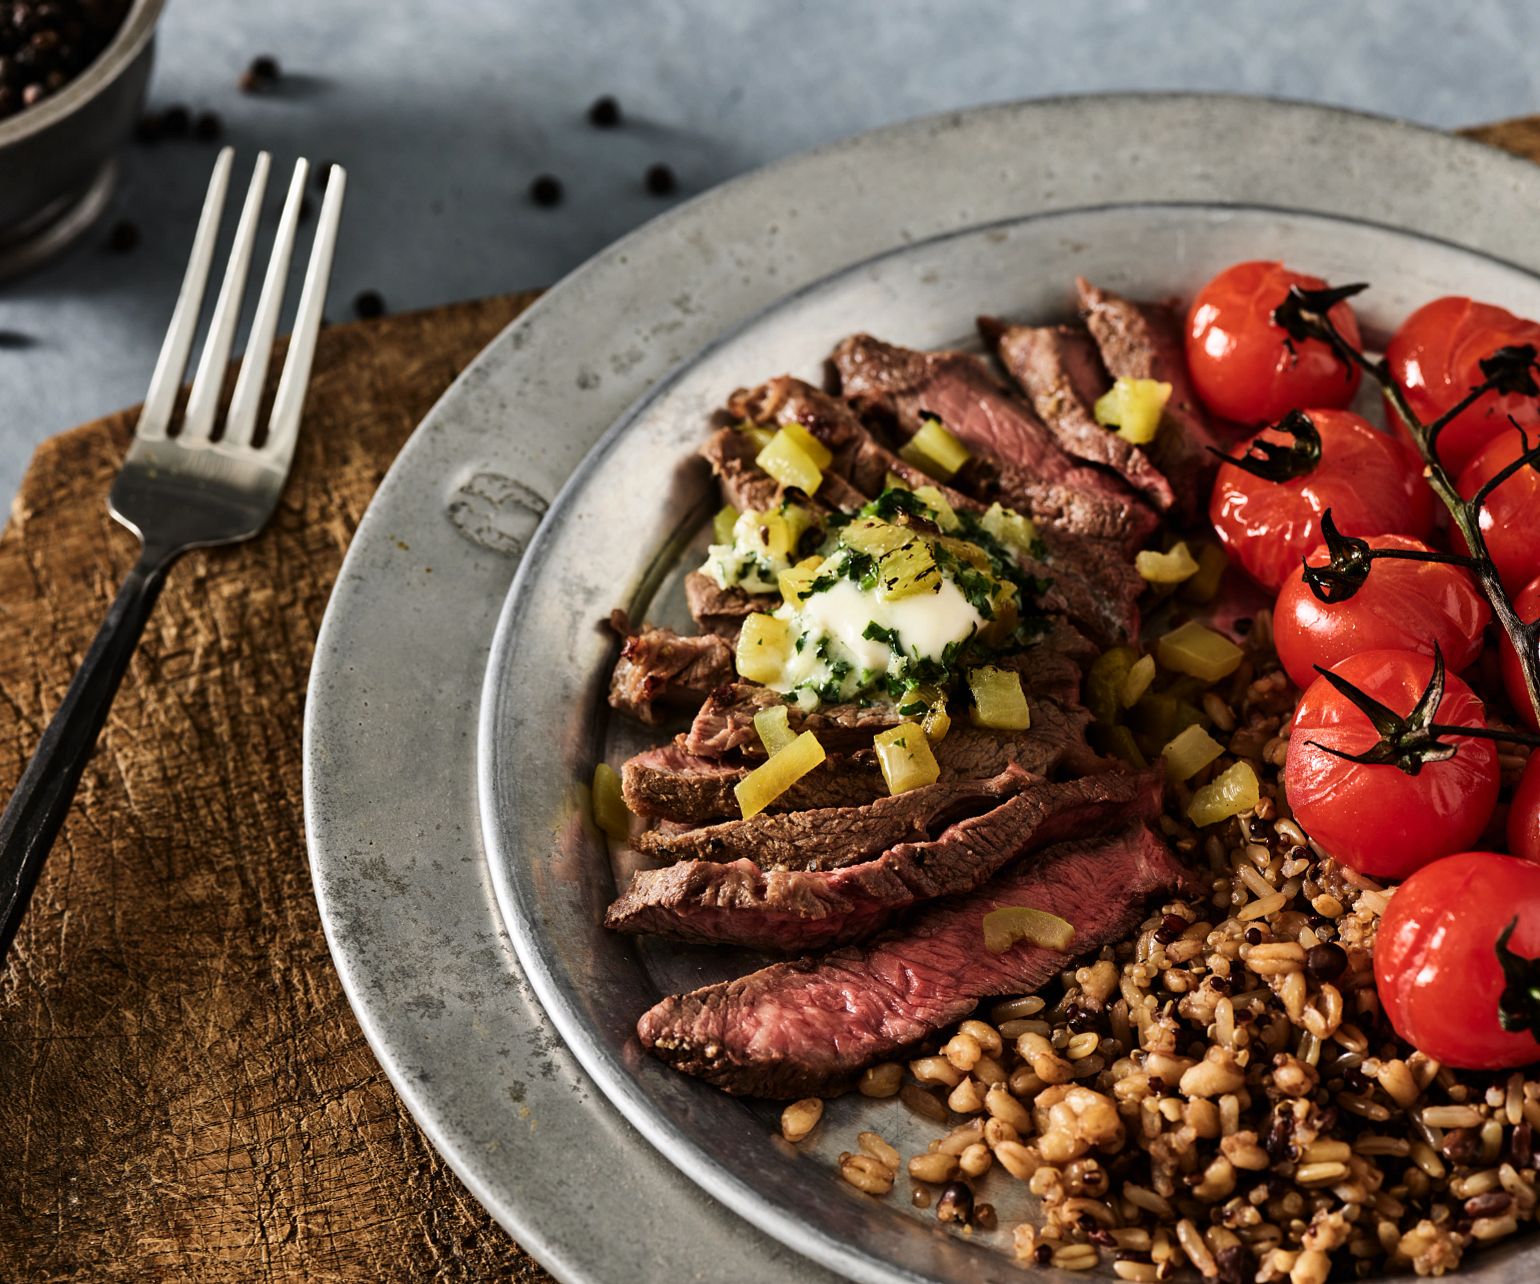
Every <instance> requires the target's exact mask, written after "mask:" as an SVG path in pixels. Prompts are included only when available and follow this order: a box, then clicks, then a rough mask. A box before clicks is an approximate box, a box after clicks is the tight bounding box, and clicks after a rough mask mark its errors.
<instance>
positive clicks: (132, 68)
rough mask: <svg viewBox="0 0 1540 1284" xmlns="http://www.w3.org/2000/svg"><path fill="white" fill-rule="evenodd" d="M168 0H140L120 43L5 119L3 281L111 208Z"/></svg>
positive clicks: (116, 39) (0, 162)
mask: <svg viewBox="0 0 1540 1284" xmlns="http://www.w3.org/2000/svg"><path fill="white" fill-rule="evenodd" d="M164 4H165V0H134V3H133V5H132V6H131V7H130V8H129V11H128V16H127V17H126V18H124V20H123V25H122V26H121V27H119V28H118V31H117V34H116V35H115V36H113V38H112V40H111V42H110V43H109V44H108V45H107V47H106V48H105V49H103V50H102V52H101V53H100V54H99V55H98V56H97V58H96V61H95V62H93V63H92V64H91V65H90V66H89V67H87V68H86V69H85V70H84V71H83V72H81V73H80V75H78V76H76V77H75V79H74V80H72V81H70V82H69V83H68V84H67V85H65V86H64V88H62V89H61V90H59V92H58V93H56V94H52V95H50V96H49V97H47V98H45V99H43V101H42V102H40V103H38V104H37V106H35V107H29V108H27V109H26V110H25V111H22V112H19V113H18V114H17V115H15V116H12V117H10V118H9V119H7V120H5V121H0V279H3V278H5V277H8V276H14V275H16V274H17V273H18V272H22V271H25V270H27V269H29V268H32V267H35V266H37V265H38V264H39V263H41V262H43V261H44V260H45V259H47V258H49V257H51V256H52V255H54V254H56V253H58V251H59V250H61V249H63V248H64V246H66V245H68V244H69V243H70V242H71V241H72V240H74V239H75V237H77V236H79V235H80V233H82V232H83V231H85V230H86V228H88V227H89V226H90V225H91V223H92V222H93V221H94V220H95V219H96V218H97V216H98V215H100V214H101V212H102V210H103V209H105V208H106V205H107V201H108V198H109V197H110V196H111V194H112V188H113V184H114V182H115V180H116V178H117V153H118V149H119V148H120V147H121V146H122V145H123V142H124V140H126V139H127V138H128V136H129V134H131V133H132V132H133V129H134V123H135V122H136V121H137V120H138V118H139V112H140V108H141V107H142V106H143V103H144V95H145V90H146V88H147V87H148V85H149V81H150V66H151V63H152V62H153V60H154V51H155V24H156V22H157V21H158V20H159V18H160V13H161V9H162V8H163V7H164Z"/></svg>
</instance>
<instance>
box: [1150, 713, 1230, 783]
mask: <svg viewBox="0 0 1540 1284" xmlns="http://www.w3.org/2000/svg"><path fill="white" fill-rule="evenodd" d="M1224 751H1225V748H1224V746H1223V745H1222V744H1220V743H1219V741H1217V740H1215V739H1214V737H1213V736H1211V735H1209V733H1208V732H1206V731H1205V730H1204V729H1203V728H1202V727H1197V726H1193V727H1188V728H1187V729H1186V730H1185V731H1180V732H1178V733H1177V734H1176V736H1175V737H1173V738H1172V739H1171V740H1170V741H1169V742H1168V743H1167V744H1166V747H1165V748H1164V749H1162V750H1161V751H1160V756H1161V757H1162V758H1164V759H1165V762H1166V775H1167V777H1169V778H1170V779H1172V780H1191V779H1192V778H1193V777H1194V776H1196V775H1197V774H1198V773H1199V772H1200V771H1202V770H1203V769H1204V768H1205V767H1206V766H1208V765H1209V763H1211V762H1213V761H1214V759H1215V758H1217V757H1219V755H1220V754H1222V753H1223V752H1224Z"/></svg>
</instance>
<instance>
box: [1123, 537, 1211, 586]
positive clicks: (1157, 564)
mask: <svg viewBox="0 0 1540 1284" xmlns="http://www.w3.org/2000/svg"><path fill="white" fill-rule="evenodd" d="M1134 569H1135V570H1137V571H1138V572H1139V575H1140V577H1141V578H1143V579H1145V580H1148V581H1149V582H1150V583H1151V584H1180V583H1181V582H1182V581H1183V580H1189V579H1191V578H1192V577H1193V576H1194V575H1196V574H1197V573H1198V562H1197V559H1196V558H1194V557H1193V555H1192V554H1191V553H1190V552H1188V550H1187V545H1186V544H1185V543H1183V542H1181V541H1180V540H1178V541H1177V542H1176V543H1175V544H1173V545H1172V546H1171V551H1170V552H1169V553H1157V552H1156V551H1155V550H1154V549H1151V548H1147V549H1144V550H1143V551H1142V552H1140V553H1139V555H1138V556H1137V557H1135V558H1134Z"/></svg>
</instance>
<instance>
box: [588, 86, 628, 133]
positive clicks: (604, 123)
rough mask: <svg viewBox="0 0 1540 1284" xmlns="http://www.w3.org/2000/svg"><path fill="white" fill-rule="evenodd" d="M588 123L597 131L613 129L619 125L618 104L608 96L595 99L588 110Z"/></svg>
mask: <svg viewBox="0 0 1540 1284" xmlns="http://www.w3.org/2000/svg"><path fill="white" fill-rule="evenodd" d="M588 123H589V124H590V125H593V126H595V127H596V128H598V129H613V128H615V126H616V125H618V124H620V104H619V103H618V102H616V101H615V99H614V98H612V97H611V96H610V95H609V94H605V95H604V97H603V98H595V99H594V101H593V105H592V106H590V107H589V109H588Z"/></svg>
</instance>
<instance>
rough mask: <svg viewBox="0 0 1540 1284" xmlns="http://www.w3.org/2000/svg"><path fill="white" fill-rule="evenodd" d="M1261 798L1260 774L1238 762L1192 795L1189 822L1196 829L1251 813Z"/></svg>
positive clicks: (1247, 764)
mask: <svg viewBox="0 0 1540 1284" xmlns="http://www.w3.org/2000/svg"><path fill="white" fill-rule="evenodd" d="M1260 797H1261V792H1260V791H1259V790H1258V788H1257V773H1256V772H1254V771H1253V770H1252V769H1251V764H1250V763H1247V762H1238V763H1236V764H1235V765H1234V766H1233V767H1231V768H1230V769H1229V770H1228V771H1225V772H1223V773H1222V774H1221V775H1218V776H1216V777H1214V779H1213V780H1211V781H1209V782H1208V784H1206V785H1204V786H1203V787H1202V788H1201V789H1199V790H1198V791H1197V792H1196V793H1194V794H1193V796H1192V802H1190V803H1188V804H1187V818H1188V819H1189V820H1190V821H1192V823H1193V824H1195V825H1212V824H1215V823H1216V822H1218V821H1221V820H1226V819H1228V818H1229V817H1231V816H1239V815H1240V814H1241V813H1242V812H1246V811H1250V810H1251V809H1252V808H1253V807H1255V806H1256V805H1257V800H1258V799H1259V798H1260Z"/></svg>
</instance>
